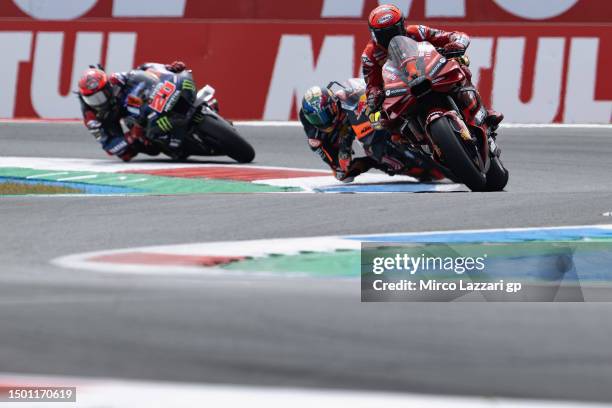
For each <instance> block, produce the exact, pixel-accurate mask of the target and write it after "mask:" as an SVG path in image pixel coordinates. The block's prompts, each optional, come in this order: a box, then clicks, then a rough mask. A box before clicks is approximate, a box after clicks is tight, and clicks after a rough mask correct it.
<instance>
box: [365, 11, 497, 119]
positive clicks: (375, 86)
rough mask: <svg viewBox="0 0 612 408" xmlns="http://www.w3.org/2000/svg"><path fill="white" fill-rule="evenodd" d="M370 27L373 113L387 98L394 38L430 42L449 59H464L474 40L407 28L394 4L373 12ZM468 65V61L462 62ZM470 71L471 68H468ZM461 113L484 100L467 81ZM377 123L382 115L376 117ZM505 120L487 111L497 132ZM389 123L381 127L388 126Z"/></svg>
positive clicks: (369, 94) (460, 94)
mask: <svg viewBox="0 0 612 408" xmlns="http://www.w3.org/2000/svg"><path fill="white" fill-rule="evenodd" d="M368 26H369V29H370V33H371V35H372V39H371V40H370V41H369V42H368V44H367V45H366V47H365V49H364V51H363V54H362V57H361V59H362V63H363V76H364V79H365V81H366V84H367V91H366V92H367V100H368V109H369V111H370V112H372V113H374V112H378V111H380V109H381V107H382V104H383V101H384V99H385V96H384V93H383V79H382V67H383V65H384V64H385V61H386V60H387V48H388V46H389V42H390V41H391V39H392V38H393V37H395V36H397V35H403V36H407V37H410V38H412V39H413V40H415V41H427V42H429V43H431V44H432V45H433V46H434V47H436V48H439V49H441V50H440V51H441V52H442V53H443V54H444V55H445V56H447V57H449V58H454V57H461V56H463V54H464V53H465V51H466V49H467V47H468V46H469V45H470V37H469V36H468V35H467V34H465V33H462V32H459V31H453V32H447V31H443V30H439V29H435V28H432V27H427V26H424V25H407V24H406V23H405V20H404V16H403V15H402V12H401V11H400V9H398V8H397V7H396V6H394V5H391V4H384V5H380V6H378V7H376V8H375V9H374V10H372V12H371V13H370V16H369V18H368ZM459 61H460V62H462V63H464V64H465V65H467V59H461V58H460V59H459ZM464 68H465V70H466V71H467V72H469V70H468V68H467V66H465V67H464ZM455 99H456V101H457V104H458V105H459V108H460V109H461V110H464V109H469V110H472V109H474V110H475V109H478V108H480V107H481V98H480V94H479V93H478V90H477V89H476V88H475V87H474V86H473V85H472V83H471V74H470V78H467V79H466V82H465V84H464V86H463V87H462V88H460V89H458V90H457V91H456V97H455ZM373 118H375V119H373V120H374V121H377V120H379V118H380V115H375V116H374V117H373ZM503 119H504V115H503V114H501V113H499V112H495V111H493V110H490V109H489V110H487V117H486V118H485V123H487V124H488V125H489V126H491V127H492V128H493V129H495V128H496V127H497V126H498V125H499V123H500V122H501V121H502V120H503ZM384 122H385V121H384V120H382V121H381V123H380V124H381V125H382V126H385V123H384Z"/></svg>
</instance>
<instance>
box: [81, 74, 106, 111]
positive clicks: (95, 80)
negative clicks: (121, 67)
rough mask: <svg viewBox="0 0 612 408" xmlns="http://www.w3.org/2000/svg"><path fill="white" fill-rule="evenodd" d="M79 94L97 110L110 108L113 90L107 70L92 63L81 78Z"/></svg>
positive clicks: (87, 103)
mask: <svg viewBox="0 0 612 408" xmlns="http://www.w3.org/2000/svg"><path fill="white" fill-rule="evenodd" d="M79 94H80V95H81V98H82V99H83V102H85V104H86V105H87V106H89V107H91V108H92V109H94V110H96V111H103V110H105V109H106V108H108V107H109V106H110V103H111V98H112V96H113V90H112V87H111V84H110V81H109V80H108V76H107V75H106V72H104V71H103V70H102V69H100V68H97V67H94V66H91V65H90V67H89V69H88V70H87V71H85V72H84V73H83V75H82V76H81V79H80V80H79Z"/></svg>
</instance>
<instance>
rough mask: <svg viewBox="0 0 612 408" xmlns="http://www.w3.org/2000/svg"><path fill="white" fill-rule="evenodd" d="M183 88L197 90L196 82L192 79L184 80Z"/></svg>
mask: <svg viewBox="0 0 612 408" xmlns="http://www.w3.org/2000/svg"><path fill="white" fill-rule="evenodd" d="M183 89H187V90H189V91H194V92H195V90H196V88H195V84H194V83H193V81H192V80H190V79H186V80H184V81H183Z"/></svg>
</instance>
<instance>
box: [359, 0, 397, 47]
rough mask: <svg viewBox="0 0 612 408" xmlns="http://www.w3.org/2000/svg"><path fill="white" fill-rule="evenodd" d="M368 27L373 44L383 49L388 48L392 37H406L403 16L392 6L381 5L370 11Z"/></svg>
mask: <svg viewBox="0 0 612 408" xmlns="http://www.w3.org/2000/svg"><path fill="white" fill-rule="evenodd" d="M368 26H369V27H370V33H371V34H372V39H373V40H374V42H376V43H377V44H379V45H381V46H382V47H384V48H387V47H389V43H390V42H391V39H392V38H393V37H395V36H397V35H406V27H405V25H404V15H403V14H402V12H401V10H400V9H398V8H397V7H396V6H394V5H392V4H383V5H380V6H378V7H376V8H375V9H374V10H372V12H371V13H370V17H369V18H368Z"/></svg>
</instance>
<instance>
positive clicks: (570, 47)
mask: <svg viewBox="0 0 612 408" xmlns="http://www.w3.org/2000/svg"><path fill="white" fill-rule="evenodd" d="M571 2H574V3H575V4H574V5H573V8H572V7H570V8H569V9H568V10H569V11H565V12H560V9H559V10H557V11H556V12H557V15H554V13H553V14H551V13H552V11H551V10H548V9H542V10H541V9H539V7H541V6H538V5H534V6H533V7H534V9H533V10H532V11H533V13H532V14H533V15H536V16H537V17H538V18H537V19H533V18H529V19H527V18H526V17H525V16H522V15H521V13H522V14H526V13H525V10H524V9H520V7H519V6H518V4H519V3H524V2H523V1H520V2H514V3H512V2H510V1H503V0H495V1H494V0H491V1H490V2H487V1H485V2H482V1H481V2H479V3H480V4H481V7H474V2H473V1H471V0H465V1H459V0H457V1H455V0H445V2H444V3H446V4H447V5H450V6H449V8H447V9H446V10H447V11H446V13H447V14H451V15H450V16H447V17H444V16H440V15H439V14H441V13H442V10H438V9H436V8H435V6H433V4H434V3H433V2H431V3H430V2H429V1H427V0H418V1H417V0H415V1H414V2H399V1H397V3H398V4H400V3H402V4H405V3H411V4H412V6H411V7H412V8H411V9H409V10H408V12H409V13H411V14H412V15H413V16H415V18H416V17H421V18H426V19H428V21H427V23H429V24H434V25H435V26H436V27H440V28H443V29H447V30H461V31H465V32H467V33H468V34H470V36H471V37H472V44H471V46H470V48H469V56H470V58H471V61H472V65H471V69H472V73H473V77H474V82H475V83H476V84H477V86H478V87H479V89H480V90H481V93H482V95H483V97H484V100H485V102H486V103H487V104H489V105H491V106H492V107H494V108H495V109H497V110H500V111H503V112H504V113H505V114H506V117H507V119H508V122H515V123H552V122H557V123H610V121H611V114H612V78H611V77H610V75H609V67H610V66H612V64H611V63H612V23H611V21H612V17H611V14H612V13H611V11H612V4H610V5H607V6H604V7H602V6H601V5H602V3H603V2H596V3H598V4H599V5H600V7H599V8H598V9H599V13H595V12H594V10H595V9H596V8H595V7H593V3H590V2H589V1H588V0H582V1H574V0H563V1H559V2H557V4H558V7H561V6H560V4H561V3H565V4H566V7H569V4H570V3H571ZM5 3H7V4H9V5H10V6H9V7H3V8H2V9H1V10H0V21H1V24H0V53H1V54H2V56H3V63H2V64H1V65H0V82H1V83H0V89H2V93H1V97H0V117H2V118H16V117H18V118H47V119H51V118H76V117H79V116H80V113H79V108H78V103H77V102H76V98H75V96H74V95H73V94H72V93H71V91H72V90H74V89H76V82H77V79H78V77H79V75H80V74H81V72H82V71H83V70H84V69H85V68H86V67H87V65H88V64H90V63H96V62H102V63H103V64H104V65H105V66H106V67H107V70H109V71H118V70H127V69H129V68H130V67H132V66H134V65H137V64H140V63H142V62H146V61H159V62H170V61H172V60H175V59H182V60H184V61H185V62H186V63H187V65H188V66H189V67H190V68H192V69H193V71H194V76H195V79H196V82H197V83H198V85H200V86H203V85H204V84H205V83H210V84H211V85H213V86H214V87H215V88H216V89H217V91H218V97H219V99H220V101H221V109H222V113H223V114H224V115H225V116H227V117H230V118H233V119H249V120H259V119H265V120H288V119H295V118H296V111H297V109H298V107H297V103H298V101H299V100H300V98H301V97H302V93H303V91H304V90H305V89H306V88H308V87H309V86H311V85H313V84H326V83H327V82H329V81H330V80H342V79H345V78H348V77H352V76H358V75H359V73H360V70H361V67H360V64H361V59H360V56H361V51H362V49H363V46H364V45H365V43H366V42H367V40H368V38H369V33H368V31H367V27H366V24H365V22H364V21H363V17H364V15H365V14H367V13H366V11H367V10H369V9H370V8H371V7H370V6H372V7H373V6H375V5H376V2H370V1H369V0H363V1H361V2H360V1H354V2H353V1H351V2H346V1H340V0H335V1H330V0H317V1H313V2H299V3H295V4H294V3H293V2H291V7H290V6H289V5H288V4H287V5H286V7H271V6H270V5H274V4H276V5H278V4H279V3H283V4H285V3H287V2H284V1H278V0H268V1H263V0H260V1H256V0H253V1H242V2H232V4H231V5H229V6H228V7H229V9H226V8H220V7H218V6H217V7H212V6H211V7H210V10H216V11H211V12H210V13H209V14H210V15H211V16H213V17H219V18H221V17H227V15H225V14H223V12H225V13H227V14H232V11H233V12H235V13H234V14H235V17H236V16H237V17H239V18H248V19H249V20H236V19H232V20H226V19H223V20H221V19H218V20H211V19H205V20H204V19H201V18H202V17H205V16H206V11H205V9H204V8H203V7H204V5H206V4H208V5H209V6H210V3H211V2H210V1H207V0H204V1H201V2H193V1H191V0H188V1H164V2H159V4H158V3H157V2H156V1H152V2H151V8H150V10H149V12H151V10H153V12H156V13H157V15H150V16H146V15H145V16H143V15H138V14H137V12H138V11H137V10H135V9H133V8H130V7H129V6H128V5H127V4H128V3H125V2H122V1H120V0H108V1H103V0H99V1H95V0H89V1H83V2H82V3H81V4H82V5H81V6H79V7H81V9H78V10H77V8H78V7H77V6H76V5H74V4H75V3H76V4H79V2H64V3H66V4H70V3H72V5H71V6H66V7H68V8H70V7H73V8H75V9H74V10H68V9H62V7H58V9H59V11H56V14H57V13H59V12H60V11H63V12H64V14H63V15H61V14H60V15H59V17H58V16H57V15H56V16H55V17H53V16H51V17H48V18H54V19H63V20H64V21H51V20H45V21H43V20H38V19H37V17H36V13H38V12H40V8H39V9H33V8H30V9H28V8H27V7H26V6H25V4H26V3H27V4H33V3H36V1H32V2H30V3H28V2H26V1H20V0H14V1H12V2H11V1H5ZM85 3H90V4H89V9H87V10H85V12H82V11H83V9H84V6H83V4H85ZM301 3H308V5H299V6H298V5H297V4H301ZM370 3H372V4H370ZM510 3H512V4H514V6H513V5H509V4H510ZM532 3H533V2H532ZM542 3H547V2H542ZM553 3H554V2H553ZM605 3H606V4H607V2H605ZM3 4H4V3H3ZM17 4H21V6H23V9H22V8H20V7H18V6H17ZM40 4H44V2H43V3H40ZM215 4H217V3H216V2H215ZM317 4H318V6H317ZM347 4H351V5H352V6H350V7H349V6H347ZM453 4H454V5H455V6H452V5H453ZM501 5H503V6H504V7H506V8H507V9H508V10H512V12H509V11H508V10H507V9H506V8H503V7H502V6H501ZM294 6H295V7H294ZM40 7H42V6H40ZM156 7H157V8H156ZM164 7H165V9H164ZM172 7H174V9H172ZM181 7H182V8H181ZM453 7H454V8H453ZM23 10H26V11H27V13H26V12H24V11H23ZM156 10H157V11H156ZM483 10H484V11H483ZM487 10H488V11H487ZM547 10H548V11H547ZM69 11H71V12H72V14H71V15H68V12H69ZM485 11H486V12H487V13H488V15H489V16H490V17H491V18H494V19H495V20H496V21H497V22H496V23H488V22H485V15H484V14H483V13H485ZM79 12H81V14H79ZM83 13H84V14H83ZM130 13H131V14H130ZM141 13H142V12H141ZM283 13H284V14H283ZM453 13H454V15H452V14H453ZM547 13H548V14H547ZM153 14H155V13H153ZM130 16H131V17H130ZM299 16H304V18H305V19H298V18H299ZM270 18H283V20H278V19H274V20H270ZM441 19H443V20H446V21H445V22H437V21H438V20H441ZM429 20H430V21H429ZM536 20H543V21H536ZM525 21H528V22H525Z"/></svg>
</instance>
